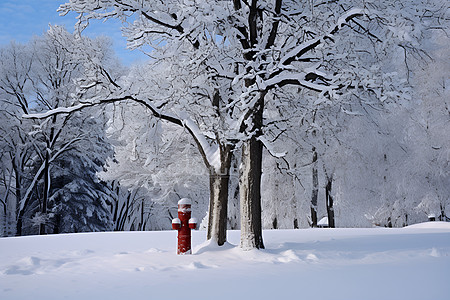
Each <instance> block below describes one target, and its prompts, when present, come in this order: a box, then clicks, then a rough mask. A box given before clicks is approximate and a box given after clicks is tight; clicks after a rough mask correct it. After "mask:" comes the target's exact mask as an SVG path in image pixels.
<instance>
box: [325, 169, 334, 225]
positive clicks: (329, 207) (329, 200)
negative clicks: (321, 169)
mask: <svg viewBox="0 0 450 300" xmlns="http://www.w3.org/2000/svg"><path fill="white" fill-rule="evenodd" d="M332 184H333V177H331V178H330V177H327V185H326V186H325V199H326V204H327V215H328V226H329V227H330V228H335V227H336V225H335V222H334V207H333V206H334V200H333V197H332V196H331V188H332Z"/></svg>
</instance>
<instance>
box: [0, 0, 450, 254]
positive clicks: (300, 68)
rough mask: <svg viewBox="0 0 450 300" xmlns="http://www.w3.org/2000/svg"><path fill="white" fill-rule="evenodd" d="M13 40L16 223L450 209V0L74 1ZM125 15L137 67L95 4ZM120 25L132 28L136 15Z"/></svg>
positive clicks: (2, 138) (251, 221) (335, 222)
mask: <svg viewBox="0 0 450 300" xmlns="http://www.w3.org/2000/svg"><path fill="white" fill-rule="evenodd" d="M58 11H59V13H60V14H61V15H66V14H68V13H70V12H72V13H73V12H75V13H76V14H78V23H77V25H76V27H75V29H73V28H64V27H60V26H54V25H50V26H49V28H48V31H47V32H46V33H45V34H43V35H42V36H36V37H34V38H33V39H32V40H31V41H30V42H28V43H25V44H20V43H16V42H11V43H10V44H9V45H7V46H3V47H1V48H0V124H1V126H0V131H1V134H0V148H1V151H0V157H1V160H0V230H1V236H21V235H33V234H56V233H68V232H88V231H113V230H114V231H124V230H126V231H138V230H139V231H144V230H146V231H148V230H168V229H171V220H172V219H173V218H175V217H176V214H177V202H178V200H180V199H181V198H185V197H187V198H190V199H192V204H193V207H192V214H193V216H194V217H196V218H197V219H199V220H202V221H201V226H200V228H201V229H202V230H207V235H208V239H213V240H214V241H216V242H217V243H218V244H219V245H222V244H224V242H225V241H226V230H227V229H240V230H241V247H242V248H244V249H248V248H264V244H263V240H262V229H282V228H307V227H317V226H320V225H321V224H323V223H325V224H326V225H327V226H329V227H372V226H383V227H403V226H406V225H409V224H414V223H418V222H422V221H426V220H427V219H428V218H429V217H430V216H432V215H434V216H435V218H436V219H437V220H441V221H449V220H450V77H449V71H450V55H449V51H448V49H449V46H450V39H449V5H448V3H447V2H446V1H439V0H405V1H386V0H385V1H379V0H365V1H362V0H342V1H341V0H335V1H334V0H331V1H325V0H308V1H292V0H284V1H283V0H249V1H244V0H227V1H225V0H223V1H195V0H183V1H179V0H167V1H142V0H101V1H86V0H71V1H70V2H68V3H66V4H63V5H61V6H60V8H59V10H58ZM111 18H115V19H119V20H120V21H122V24H123V27H122V29H121V30H122V35H123V36H124V39H126V40H127V42H128V47H129V48H130V49H140V50H141V51H144V52H145V53H146V54H147V56H148V60H147V61H145V62H141V63H139V64H135V65H132V66H124V65H121V63H120V60H119V59H118V58H117V57H116V56H115V54H114V53H113V50H112V47H111V40H110V39H109V38H108V37H99V38H89V37H87V36H85V35H84V34H83V30H84V29H85V28H86V27H88V26H89V25H90V21H92V20H94V19H99V20H107V19H111ZM117 30H120V29H119V28H118V29H117Z"/></svg>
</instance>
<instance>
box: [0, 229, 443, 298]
mask: <svg viewBox="0 0 450 300" xmlns="http://www.w3.org/2000/svg"><path fill="white" fill-rule="evenodd" d="M264 239H265V245H266V248H267V249H266V250H253V251H248V252H244V251H242V250H241V249H240V248H239V247H237V246H234V245H236V244H238V243H239V232H238V231H229V232H228V240H229V242H230V244H228V245H226V246H224V247H220V248H217V247H213V246H211V245H208V244H207V243H205V242H204V241H205V232H202V231H196V232H194V234H193V248H194V253H193V255H186V256H177V255H176V254H175V251H176V232H175V231H165V232H114V233H112V232H111V233H84V234H65V235H49V236H30V237H20V238H2V239H0V299H2V300H9V299H34V300H38V299H58V300H59V299H77V300H79V299H96V300H97V299H123V300H124V299H215V300H216V299H311V300H312V299H330V300H335V299H345V300H349V299H358V300H359V299H365V300H367V299H377V300H379V299H399V300H400V299H408V300H409V299H420V300H423V299H450V283H449V278H450V223H442V222H433V223H424V224H419V225H414V226H411V227H406V228H402V229H385V228H374V229H303V230H270V231H268V230H266V231H264Z"/></svg>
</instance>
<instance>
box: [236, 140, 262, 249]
mask: <svg viewBox="0 0 450 300" xmlns="http://www.w3.org/2000/svg"><path fill="white" fill-rule="evenodd" d="M261 165H262V144H261V142H260V141H258V140H256V138H255V137H252V138H250V140H249V141H246V142H244V145H243V149H242V164H241V170H240V171H241V172H240V176H239V177H240V178H239V189H240V199H241V248H242V249H244V250H250V249H254V248H256V249H264V243H263V238H262V222H261V175H262V169H261Z"/></svg>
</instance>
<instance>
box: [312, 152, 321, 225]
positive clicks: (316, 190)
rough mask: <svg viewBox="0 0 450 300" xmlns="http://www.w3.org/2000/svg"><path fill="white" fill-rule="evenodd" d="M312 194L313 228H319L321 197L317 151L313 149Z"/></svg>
mask: <svg viewBox="0 0 450 300" xmlns="http://www.w3.org/2000/svg"><path fill="white" fill-rule="evenodd" d="M312 151H313V164H312V194H311V227H317V198H318V196H319V175H318V171H317V151H316V148H315V147H313V149H312Z"/></svg>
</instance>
